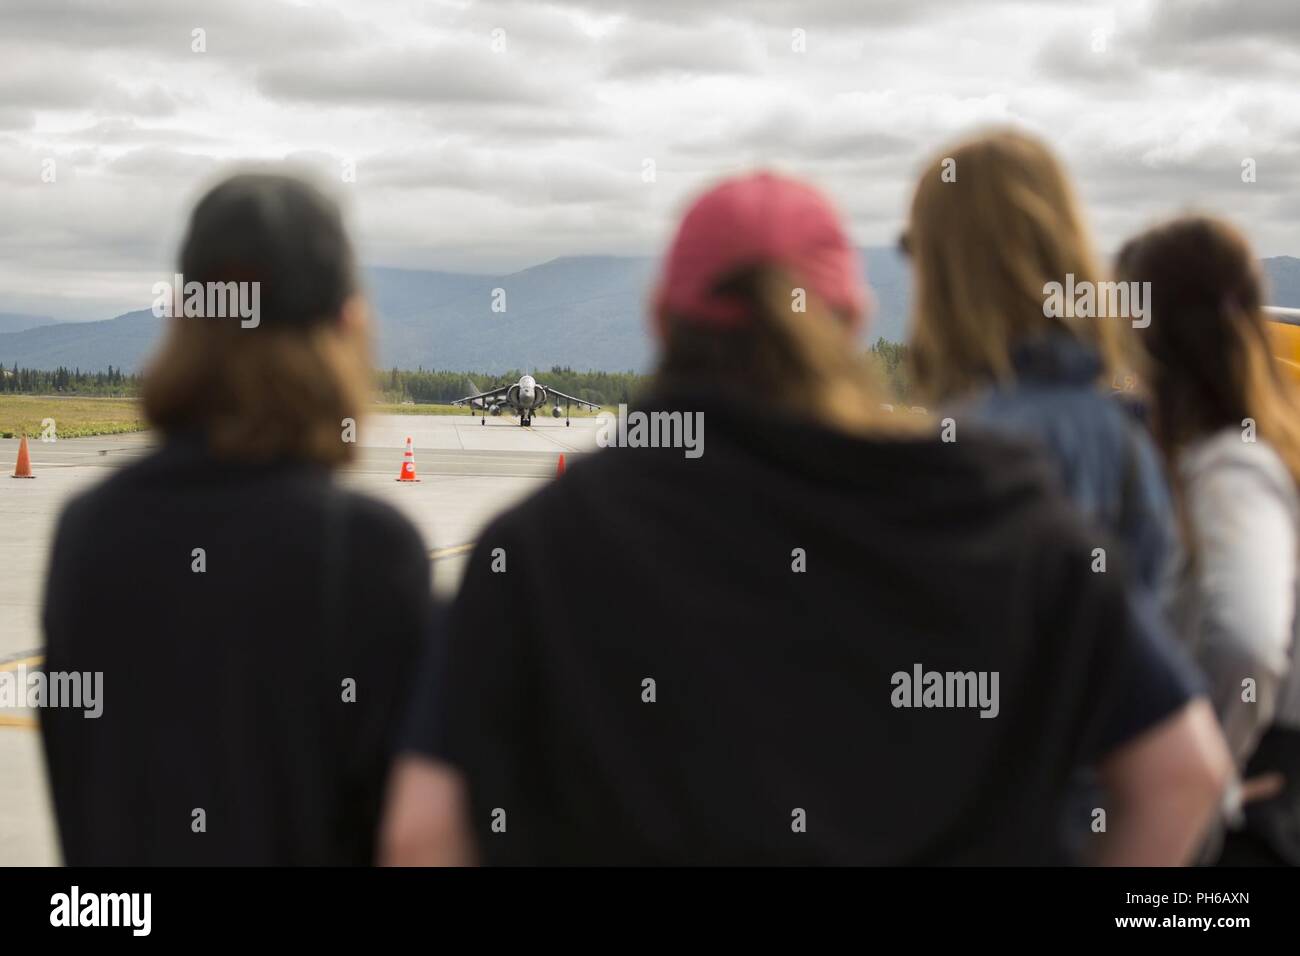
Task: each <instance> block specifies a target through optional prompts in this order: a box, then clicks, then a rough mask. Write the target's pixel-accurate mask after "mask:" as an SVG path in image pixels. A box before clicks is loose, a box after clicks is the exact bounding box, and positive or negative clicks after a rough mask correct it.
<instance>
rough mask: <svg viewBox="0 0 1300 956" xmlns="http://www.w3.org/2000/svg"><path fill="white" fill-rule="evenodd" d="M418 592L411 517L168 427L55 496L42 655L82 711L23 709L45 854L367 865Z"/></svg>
mask: <svg viewBox="0 0 1300 956" xmlns="http://www.w3.org/2000/svg"><path fill="white" fill-rule="evenodd" d="M196 549H201V554H199V555H196V554H195V551H196ZM200 558H201V561H200ZM431 604H432V599H431V596H430V591H429V561H428V553H427V551H426V550H425V548H424V545H423V543H422V542H421V540H420V535H419V533H418V532H417V531H416V530H415V528H413V527H412V526H411V524H410V523H409V522H408V521H406V519H405V518H403V517H401V516H400V515H399V514H398V513H397V512H396V511H394V510H393V509H392V508H390V507H388V506H387V505H384V504H382V503H380V502H377V501H373V500H371V499H369V498H366V497H364V496H361V495H358V494H355V493H352V492H348V491H344V490H342V489H340V488H338V487H337V486H336V485H335V484H334V482H333V481H332V480H331V478H330V475H329V474H328V472H327V471H326V470H325V469H324V468H322V467H319V466H312V465H308V464H302V463H293V462H277V463H273V464H267V465H260V466H254V465H237V464H226V463H221V462H218V461H215V460H213V459H212V457H211V456H210V455H209V454H207V452H206V451H205V450H204V447H203V444H202V442H201V441H200V440H199V439H198V438H197V437H195V436H188V437H184V436H183V437H175V438H172V439H170V440H168V441H167V442H166V443H165V444H164V445H163V447H161V448H160V449H159V450H158V451H156V452H155V453H153V454H151V455H149V456H147V457H146V458H145V459H143V460H142V461H139V462H136V463H134V464H132V465H130V466H128V467H126V468H124V469H123V470H122V471H120V472H118V473H117V474H115V475H113V476H112V477H111V478H109V480H108V481H106V482H104V483H103V484H101V485H99V486H98V487H96V488H94V489H92V490H90V491H89V492H87V493H85V494H83V495H81V496H79V497H77V498H76V499H75V500H73V502H72V503H71V504H69V505H68V507H67V509H66V510H65V511H64V514H63V516H62V519H61V520H60V522H59V530H58V533H57V536H56V541H55V545H54V554H53V556H52V559H51V564H50V573H49V580H48V583H47V588H46V595H45V615H44V616H45V635H46V641H47V648H46V667H47V669H48V670H50V671H79V672H83V673H84V672H91V673H96V672H98V673H101V674H102V675H103V678H102V686H103V713H102V715H101V716H100V717H98V718H97V719H87V718H84V717H83V716H82V713H81V711H79V710H70V709H64V708H59V709H53V708H47V709H45V710H43V711H42V713H41V724H42V731H43V733H44V738H45V752H46V758H47V761H48V765H49V773H50V785H51V791H52V794H53V798H54V807H55V811H56V814H57V816H58V824H59V835H60V838H61V841H62V845H63V854H64V859H65V861H66V862H67V863H68V864H70V865H87V864H89V865H99V864H120V865H140V864H170V865H176V864H180V865H185V864H208V865H212V864H241V865H261V864H276V865H290V864H292V865H298V864H317V865H319V864H333V865H337V864H362V865H364V864H370V863H372V862H373V861H374V843H375V836H376V831H377V828H378V823H379V811H380V806H381V802H382V797H383V788H384V785H385V780H386V775H387V768H388V763H389V760H390V758H391V756H392V753H393V749H394V747H395V745H396V743H397V733H396V731H397V730H398V729H399V728H400V721H401V718H402V716H403V715H404V714H405V709H406V696H407V691H408V688H409V686H410V674H411V673H412V671H413V670H414V668H415V667H416V666H417V665H418V663H419V661H420V659H421V654H422V651H423V648H424V646H425V641H426V639H427V633H428V631H429V630H430V628H431V627H432V626H433V625H432V623H431V622H432V620H433V618H432V614H433V609H432V606H431Z"/></svg>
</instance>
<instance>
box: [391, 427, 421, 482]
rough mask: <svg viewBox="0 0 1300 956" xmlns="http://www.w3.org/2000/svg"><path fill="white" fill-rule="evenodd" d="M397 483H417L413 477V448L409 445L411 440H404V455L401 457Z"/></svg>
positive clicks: (416, 479)
mask: <svg viewBox="0 0 1300 956" xmlns="http://www.w3.org/2000/svg"><path fill="white" fill-rule="evenodd" d="M397 480H398V481H419V480H420V479H419V478H416V477H415V447H414V446H413V445H412V444H411V439H410V438H409V437H408V438H407V439H406V454H404V455H403V456H402V470H401V472H399V473H398V475H397Z"/></svg>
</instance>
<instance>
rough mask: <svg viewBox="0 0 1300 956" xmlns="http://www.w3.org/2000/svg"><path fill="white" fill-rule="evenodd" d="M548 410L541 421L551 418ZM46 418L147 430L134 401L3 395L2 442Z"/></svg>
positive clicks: (116, 430) (97, 430)
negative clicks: (3, 439) (544, 418)
mask: <svg viewBox="0 0 1300 956" xmlns="http://www.w3.org/2000/svg"><path fill="white" fill-rule="evenodd" d="M368 411H369V412H370V413H371V414H374V415H463V416H464V417H466V418H468V417H469V412H468V411H467V410H466V409H464V408H458V407H454V406H451V405H398V404H388V403H383V402H377V403H375V404H374V405H371V406H370V408H369V409H368ZM592 414H595V413H594V412H586V411H579V410H578V409H576V408H575V409H574V410H573V417H574V418H585V417H587V416H589V415H592ZM549 416H550V409H549V408H548V409H546V411H544V412H543V413H542V415H541V417H549ZM47 418H52V419H54V433H55V434H56V435H57V436H58V437H59V438H83V437H86V436H88V435H118V434H121V433H123V432H140V431H144V430H145V429H146V428H147V427H148V426H147V425H146V424H145V421H144V415H143V414H142V413H141V411H140V404H139V403H138V402H137V401H136V400H135V399H133V398H90V397H86V396H77V395H72V396H63V395H59V396H54V395H50V396H46V395H0V438H17V437H18V436H19V435H22V434H26V435H27V437H29V438H33V439H35V438H39V437H40V436H41V434H42V432H43V431H44V428H43V427H42V425H41V422H43V421H44V420H45V419H47Z"/></svg>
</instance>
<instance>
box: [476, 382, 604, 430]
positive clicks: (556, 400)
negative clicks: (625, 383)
mask: <svg viewBox="0 0 1300 956" xmlns="http://www.w3.org/2000/svg"><path fill="white" fill-rule="evenodd" d="M469 384H470V387H471V388H473V389H474V394H473V395H466V396H465V397H464V398H458V399H456V400H455V401H454V402H452V404H453V405H468V406H469V409H470V412H471V413H473V411H474V409H476V408H478V409H482V410H483V412H484V413H485V414H484V416H483V418H482V419H480V424H486V423H487V416H488V415H493V416H496V415H500V414H501V412H502V411H503V410H505V409H509V410H510V411H511V413H512V414H514V415H518V416H519V425H520V427H521V428H527V427H528V426H530V425H531V424H532V423H533V415H534V414H535V413H539V412H541V410H542V409H543V408H545V407H546V403H547V402H550V403H551V415H552V416H554V417H555V418H563V419H564V424H565V425H568V424H569V406H570V405H571V404H572V405H577V406H578V407H580V408H590V409H591V410H592V411H595V410H596V409H597V408H599V407H600V406H599V405H595V404H593V403H591V402H588V401H584V400H583V399H581V398H575V397H574V396H572V395H565V394H564V393H563V392H561V391H560V390H558V389H555V388H551V387H550V386H548V385H540V384H538V382H537V380H536V379H535V378H533V377H532V376H531V375H523V376H520V378H519V381H517V382H515V383H514V384H513V385H498V386H497V387H496V388H489V389H488V390H487V391H486V392H481V391H479V388H478V386H477V385H475V384H474V383H473V382H470V383H469ZM561 401H563V402H564V410H563V411H561V410H560V402H561Z"/></svg>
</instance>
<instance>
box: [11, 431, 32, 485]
mask: <svg viewBox="0 0 1300 956" xmlns="http://www.w3.org/2000/svg"><path fill="white" fill-rule="evenodd" d="M13 477H15V478H35V477H36V476H35V475H33V474H32V458H31V455H30V454H29V453H28V451H27V436H26V435H24V436H23V440H22V441H21V442H19V443H18V464H17V465H15V466H14V474H13Z"/></svg>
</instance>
